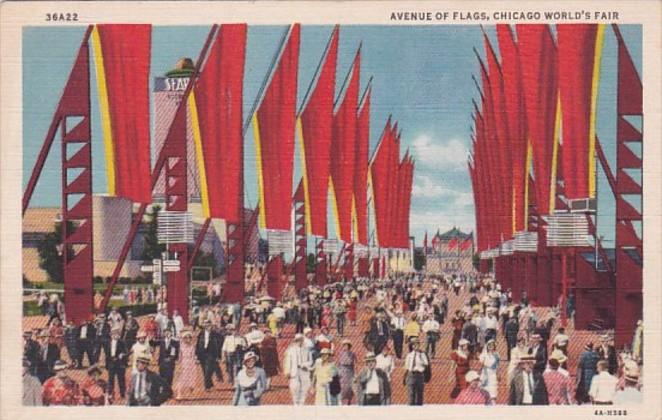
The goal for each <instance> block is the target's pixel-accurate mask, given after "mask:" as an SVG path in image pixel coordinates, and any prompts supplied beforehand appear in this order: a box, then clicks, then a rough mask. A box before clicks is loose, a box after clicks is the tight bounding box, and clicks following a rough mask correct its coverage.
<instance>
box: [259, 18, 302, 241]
mask: <svg viewBox="0 0 662 420" xmlns="http://www.w3.org/2000/svg"><path fill="white" fill-rule="evenodd" d="M300 31H301V29H300V25H299V24H298V23H297V24H294V25H292V28H291V30H290V34H289V38H288V40H287V41H286V44H285V48H284V49H283V52H282V54H281V57H280V61H279V63H278V65H277V68H276V70H275V71H274V73H273V76H272V79H271V82H270V83H269V86H268V87H267V90H266V93H265V94H264V98H263V99H262V102H261V103H260V106H259V107H258V109H257V112H256V113H255V115H254V116H253V128H254V137H255V143H256V149H257V153H256V158H257V167H258V186H259V190H260V225H261V226H262V227H263V228H267V229H281V230H289V229H290V228H291V224H292V223H291V208H292V206H291V200H290V199H289V197H292V175H293V171H294V130H295V123H296V104H297V71H298V64H299V38H300ZM284 197H288V199H284Z"/></svg>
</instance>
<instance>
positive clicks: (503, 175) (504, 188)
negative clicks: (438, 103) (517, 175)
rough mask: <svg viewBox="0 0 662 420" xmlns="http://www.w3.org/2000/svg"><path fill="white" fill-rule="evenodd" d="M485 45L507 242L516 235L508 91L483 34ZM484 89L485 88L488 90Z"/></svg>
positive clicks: (501, 213)
mask: <svg viewBox="0 0 662 420" xmlns="http://www.w3.org/2000/svg"><path fill="white" fill-rule="evenodd" d="M483 37H484V42H485V52H486V55H487V67H488V71H489V76H488V77H489V89H490V94H491V95H490V96H491V98H492V108H491V111H492V112H491V114H490V116H491V117H492V120H491V121H492V124H493V130H494V131H493V135H494V136H495V137H496V138H495V140H496V141H495V145H496V146H497V147H496V150H495V152H496V155H497V164H498V166H497V168H496V172H497V174H498V180H499V181H498V188H497V189H498V191H499V207H498V209H499V213H498V214H499V219H500V225H499V229H500V233H501V234H503V236H504V239H509V238H511V237H512V236H513V229H512V225H513V223H512V213H513V212H512V204H513V198H512V193H513V191H512V169H511V168H512V164H511V150H510V137H511V136H510V132H509V129H508V119H507V115H506V105H505V92H504V83H503V74H502V71H501V66H500V65H499V61H498V60H497V57H496V54H495V52H494V49H493V48H492V44H491V43H490V41H489V39H488V38H487V35H485V34H483ZM486 88H487V87H486V86H483V89H486Z"/></svg>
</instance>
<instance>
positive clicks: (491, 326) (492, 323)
mask: <svg viewBox="0 0 662 420" xmlns="http://www.w3.org/2000/svg"><path fill="white" fill-rule="evenodd" d="M483 322H484V323H485V324H484V325H485V329H486V330H496V329H498V328H499V322H498V321H497V319H496V317H495V316H491V317H490V316H487V317H485V318H483Z"/></svg>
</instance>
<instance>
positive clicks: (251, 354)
mask: <svg viewBox="0 0 662 420" xmlns="http://www.w3.org/2000/svg"><path fill="white" fill-rule="evenodd" d="M250 359H255V360H257V359H258V357H257V354H255V352H252V351H249V352H248V353H246V354H244V363H246V362H247V361H248V360H250Z"/></svg>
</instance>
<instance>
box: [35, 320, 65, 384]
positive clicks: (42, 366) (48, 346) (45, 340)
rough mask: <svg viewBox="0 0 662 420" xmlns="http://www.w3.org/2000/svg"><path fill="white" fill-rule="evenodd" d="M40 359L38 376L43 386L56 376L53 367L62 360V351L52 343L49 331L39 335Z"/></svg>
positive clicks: (37, 369) (38, 360) (43, 331)
mask: <svg viewBox="0 0 662 420" xmlns="http://www.w3.org/2000/svg"><path fill="white" fill-rule="evenodd" d="M38 337H39V358H38V359H37V367H36V374H37V378H39V381H40V382H41V383H42V384H43V383H44V382H46V380H47V379H48V378H50V377H52V376H55V371H54V370H53V366H55V362H56V361H58V360H59V359H60V349H59V348H58V347H57V345H55V344H53V343H50V342H49V338H50V335H49V334H48V331H46V330H42V331H41V332H40V333H39V336H38Z"/></svg>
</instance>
